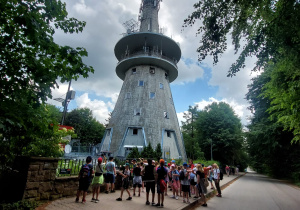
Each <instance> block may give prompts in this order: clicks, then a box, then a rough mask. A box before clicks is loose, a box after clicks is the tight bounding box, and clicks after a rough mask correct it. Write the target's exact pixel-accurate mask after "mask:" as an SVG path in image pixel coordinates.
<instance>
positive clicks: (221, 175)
mask: <svg viewBox="0 0 300 210" xmlns="http://www.w3.org/2000/svg"><path fill="white" fill-rule="evenodd" d="M220 180H223V172H222V170H220Z"/></svg>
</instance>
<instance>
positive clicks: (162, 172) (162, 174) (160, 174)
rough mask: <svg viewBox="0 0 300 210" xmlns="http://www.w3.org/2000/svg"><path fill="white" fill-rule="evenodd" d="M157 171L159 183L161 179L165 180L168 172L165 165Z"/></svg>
mask: <svg viewBox="0 0 300 210" xmlns="http://www.w3.org/2000/svg"><path fill="white" fill-rule="evenodd" d="M156 172H157V183H159V181H160V180H161V179H163V180H165V176H166V175H167V173H168V171H167V169H165V167H158V168H157V171H156Z"/></svg>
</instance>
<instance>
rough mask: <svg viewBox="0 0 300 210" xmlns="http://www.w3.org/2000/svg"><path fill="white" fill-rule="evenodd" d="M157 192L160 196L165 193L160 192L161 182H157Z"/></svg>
mask: <svg viewBox="0 0 300 210" xmlns="http://www.w3.org/2000/svg"><path fill="white" fill-rule="evenodd" d="M156 192H157V193H158V194H162V193H164V192H161V191H160V184H159V182H157V184H156Z"/></svg>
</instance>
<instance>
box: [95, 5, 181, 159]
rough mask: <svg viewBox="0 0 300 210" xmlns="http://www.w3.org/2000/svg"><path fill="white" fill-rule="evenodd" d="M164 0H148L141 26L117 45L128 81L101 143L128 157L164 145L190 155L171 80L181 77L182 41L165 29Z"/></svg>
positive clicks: (166, 151)
mask: <svg viewBox="0 0 300 210" xmlns="http://www.w3.org/2000/svg"><path fill="white" fill-rule="evenodd" d="M160 3H161V0H142V1H141V7H140V13H139V21H140V28H139V30H134V28H133V27H129V28H127V32H126V33H125V34H124V36H123V37H122V38H121V39H120V40H119V41H118V42H117V44H116V45H115V49H114V52H115V56H116V58H117V59H118V64H117V67H116V74H117V76H118V77H119V78H120V79H122V80H123V81H124V83H123V87H122V89H121V92H120V94H119V98H118V101H117V103H116V106H115V109H114V111H113V112H112V116H111V119H110V122H109V125H108V127H107V129H106V133H105V135H104V137H103V140H102V143H101V148H100V150H101V151H110V152H112V154H114V155H115V156H119V157H126V156H127V155H128V153H129V152H130V150H131V149H132V148H133V147H135V146H136V147H138V148H139V149H140V150H141V149H142V148H143V147H145V146H147V145H148V144H149V143H151V145H152V146H153V147H154V148H155V147H156V145H157V144H158V143H160V144H161V147H162V151H163V157H164V158H183V159H186V154H185V148H184V144H183V139H182V135H181V132H180V129H179V124H178V119H177V115H176V110H175V107H174V103H173V98H172V93H171V89H170V85H169V83H171V82H173V81H174V80H175V79H176V78H177V76H178V68H177V63H178V61H179V60H180V58H181V50H180V46H179V44H178V43H176V42H175V41H174V40H173V39H171V38H169V37H167V36H165V35H163V34H162V33H160V30H159V24H158V12H159V9H160Z"/></svg>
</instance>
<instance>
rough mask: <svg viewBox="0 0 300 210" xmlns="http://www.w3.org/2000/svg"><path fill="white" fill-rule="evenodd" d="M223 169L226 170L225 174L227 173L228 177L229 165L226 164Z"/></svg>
mask: <svg viewBox="0 0 300 210" xmlns="http://www.w3.org/2000/svg"><path fill="white" fill-rule="evenodd" d="M225 170H226V174H227V176H228V177H229V173H230V168H229V166H228V165H226V167H225Z"/></svg>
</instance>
